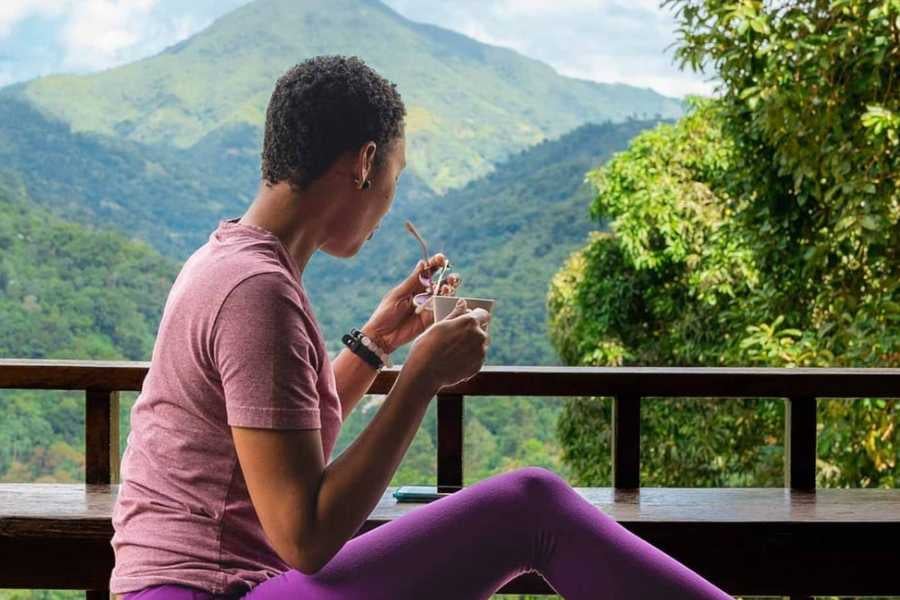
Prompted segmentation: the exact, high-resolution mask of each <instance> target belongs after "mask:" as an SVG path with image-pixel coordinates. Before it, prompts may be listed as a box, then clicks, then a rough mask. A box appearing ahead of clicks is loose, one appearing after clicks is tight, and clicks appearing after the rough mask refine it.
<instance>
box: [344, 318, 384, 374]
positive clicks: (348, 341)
mask: <svg viewBox="0 0 900 600" xmlns="http://www.w3.org/2000/svg"><path fill="white" fill-rule="evenodd" d="M361 336H362V332H361V331H360V330H358V329H355V328H354V329H351V330H350V333H345V334H344V337H342V338H341V341H342V342H344V345H345V346H347V347H348V348H350V351H351V352H353V353H354V354H356V355H357V356H359V357H360V358H361V359H363V360H364V361H366V362H367V363H369V365H371V366H372V368H373V369H376V370H379V371H380V370H381V369H383V368H384V363H383V362H382V361H381V359H380V358H379V357H378V355H377V354H375V353H374V352H372V351H371V350H369V349H368V348H366V347H365V345H363V343H362V337H361Z"/></svg>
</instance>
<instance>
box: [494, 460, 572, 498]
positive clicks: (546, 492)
mask: <svg viewBox="0 0 900 600" xmlns="http://www.w3.org/2000/svg"><path fill="white" fill-rule="evenodd" d="M508 474H509V476H510V477H511V478H512V479H513V480H514V481H515V485H516V487H517V488H518V489H519V490H520V491H521V493H522V494H523V495H524V496H525V497H526V499H555V498H558V497H559V495H560V494H561V493H566V492H569V491H571V490H572V487H571V486H570V485H569V482H568V481H566V480H565V479H563V477H562V476H560V475H559V474H557V473H555V472H554V471H552V470H550V469H547V468H545V467H538V466H529V467H522V468H519V469H516V470H514V471H510V472H509V473H508Z"/></svg>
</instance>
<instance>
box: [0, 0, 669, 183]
mask: <svg viewBox="0 0 900 600" xmlns="http://www.w3.org/2000/svg"><path fill="white" fill-rule="evenodd" d="M317 54H350V55H358V56H360V57H362V58H363V59H364V60H366V61H367V62H368V63H369V64H370V65H372V66H373V67H374V68H376V69H377V70H378V71H379V72H381V73H382V74H384V75H385V76H387V77H388V78H389V79H391V80H393V81H395V82H396V83H397V84H398V87H399V89H400V91H401V93H402V94H403V96H404V98H405V100H406V102H407V106H408V109H409V120H408V133H409V163H410V166H411V170H412V172H413V173H415V174H416V175H417V176H418V177H420V178H421V179H422V180H424V181H425V182H426V183H427V184H428V185H429V186H430V187H431V188H432V189H433V190H437V191H444V190H446V189H448V188H451V187H455V186H459V185H461V184H464V183H465V182H468V181H471V180H473V179H476V178H477V177H478V176H480V175H483V174H485V173H487V172H489V171H490V170H491V169H492V165H493V164H494V163H496V162H498V161H500V160H503V159H504V158H506V157H507V156H508V155H509V154H510V153H513V152H515V151H517V150H520V149H522V148H524V147H526V146H530V145H532V144H534V143H537V142H539V141H540V140H542V139H544V138H545V137H551V138H552V137H557V136H559V135H560V134H562V133H564V132H566V131H569V130H571V129H573V128H575V127H577V126H578V125H581V124H583V123H585V122H588V121H595V122H600V121H604V120H607V119H612V120H615V121H621V120H623V119H624V118H626V117H627V116H629V115H634V116H640V115H644V116H648V117H652V116H654V115H657V114H658V115H661V116H662V117H673V116H677V115H679V114H680V113H681V103H680V101H678V100H675V99H671V98H666V97H664V96H661V95H659V94H656V93H655V92H653V91H651V90H648V89H640V88H634V87H629V86H625V85H603V84H598V83H593V82H588V81H582V80H576V79H571V78H566V77H562V76H560V75H559V74H557V73H556V72H555V71H554V70H553V69H551V68H550V67H549V66H547V65H545V64H543V63H541V62H538V61H535V60H532V59H529V58H526V57H524V56H522V55H520V54H517V53H515V52H513V51H511V50H507V49H504V48H499V47H494V46H489V45H486V44H482V43H479V42H476V41H474V40H472V39H470V38H467V37H465V36H463V35H460V34H457V33H453V32H450V31H447V30H444V29H440V28H438V27H434V26H431V25H424V24H420V23H415V22H412V21H409V20H407V19H405V18H403V17H402V16H400V15H399V14H397V13H395V12H394V11H392V10H391V9H389V8H388V7H386V6H385V5H383V4H382V3H380V2H377V1H376V0H327V1H326V0H307V1H304V2H302V3H301V2H295V1H293V0H256V1H255V2H252V3H250V4H247V5H245V6H243V7H241V8H239V9H237V10H235V11H233V12H232V13H229V14H228V15H226V16H224V17H222V18H221V19H219V20H218V21H216V22H215V23H213V24H212V25H211V26H210V27H209V28H207V29H206V30H204V31H202V32H200V33H199V34H197V35H195V36H193V37H191V38H189V39H188V40H186V41H184V42H181V43H179V44H177V45H175V46H172V47H170V48H169V49H167V50H166V51H164V52H162V53H161V54H159V55H157V56H154V57H151V58H147V59H144V60H140V61H137V62H135V63H132V64H129V65H125V66H122V67H118V68H115V69H110V70H107V71H103V72H100V73H96V74H92V75H87V76H75V75H60V76H51V77H44V78H41V79H37V80H35V81H32V82H29V83H26V84H21V85H16V86H11V87H10V88H7V89H6V90H5V91H4V94H5V95H13V96H18V97H20V98H24V99H26V100H27V101H28V102H30V103H31V104H33V105H34V106H35V107H37V108H39V109H40V110H41V111H43V112H45V113H46V114H47V115H50V116H54V117H57V118H59V119H62V120H63V121H65V122H66V123H68V124H70V125H71V127H72V128H73V130H74V131H76V132H94V133H101V134H104V135H107V136H114V137H121V138H127V139H129V140H132V141H137V142H141V143H145V144H151V145H166V146H169V145H174V146H176V147H179V148H189V147H192V146H194V145H197V144H206V145H207V146H209V145H212V146H213V147H215V148H216V149H217V150H218V151H219V152H218V155H219V156H221V157H225V160H228V158H227V157H228V156H230V155H232V154H233V153H238V154H240V153H244V152H249V153H250V154H254V153H255V151H256V149H257V148H258V146H259V137H260V136H259V128H260V126H261V124H262V123H263V120H264V113H265V107H266V103H267V101H268V97H269V94H270V93H271V90H272V87H273V85H274V82H275V80H276V79H277V77H278V76H279V75H281V74H282V73H283V72H284V71H285V70H286V69H287V68H288V67H289V66H291V65H293V64H295V63H296V62H298V61H300V60H302V59H304V58H307V57H310V56H314V55H317ZM247 126H249V127H247Z"/></svg>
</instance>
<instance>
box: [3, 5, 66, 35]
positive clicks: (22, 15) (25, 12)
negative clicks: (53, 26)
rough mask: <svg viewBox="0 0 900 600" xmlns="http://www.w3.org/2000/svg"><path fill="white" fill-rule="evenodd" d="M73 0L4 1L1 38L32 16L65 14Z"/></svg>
mask: <svg viewBox="0 0 900 600" xmlns="http://www.w3.org/2000/svg"><path fill="white" fill-rule="evenodd" d="M70 2H71V0H3V1H2V2H0V38H4V37H6V36H7V35H9V33H10V32H11V31H12V28H13V27H15V25H16V24H18V23H19V22H20V21H22V20H24V19H27V18H28V17H32V16H41V17H53V16H57V15H60V14H62V13H63V11H64V10H65V8H66V7H67V6H68V4H69V3H70Z"/></svg>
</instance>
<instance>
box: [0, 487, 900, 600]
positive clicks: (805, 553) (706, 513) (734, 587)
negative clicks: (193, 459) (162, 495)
mask: <svg viewBox="0 0 900 600" xmlns="http://www.w3.org/2000/svg"><path fill="white" fill-rule="evenodd" d="M117 489H118V486H116V485H85V484H0V556H2V557H3V562H2V565H0V569H2V572H3V584H4V585H6V586H12V587H25V588H28V587H33V588H71V589H97V590H103V589H105V588H106V586H107V584H108V581H109V573H110V570H111V569H112V566H113V553H112V548H111V546H110V538H111V537H112V525H111V523H110V516H111V511H112V506H113V502H114V501H115V495H116V491H117ZM394 489H395V488H390V489H389V490H387V491H386V492H385V494H384V496H383V497H382V499H381V501H380V502H379V504H378V507H377V508H376V509H375V511H374V512H373V513H372V516H371V517H370V519H369V520H368V521H367V522H366V525H365V527H363V528H362V529H361V530H360V533H363V532H365V531H369V530H371V529H374V528H375V527H378V526H380V525H383V524H385V523H387V522H389V521H390V520H392V519H396V518H398V517H400V516H402V515H404V514H406V513H408V512H411V511H414V510H417V509H418V508H420V507H422V506H423V505H421V504H412V503H397V501H396V500H395V499H394V498H393V496H392V495H391V494H392V493H393V490H394ZM575 489H576V490H577V491H578V492H579V493H580V494H581V495H582V496H584V497H585V498H586V499H588V500H589V501H590V502H591V503H593V504H594V505H595V506H597V507H598V508H599V509H601V510H603V511H604V512H606V513H607V514H609V515H611V516H612V517H614V518H615V519H616V520H617V521H618V522H620V523H622V524H623V525H624V526H625V527H627V528H628V529H630V530H631V531H633V532H635V533H637V534H638V535H640V536H641V537H643V538H644V539H646V540H648V541H650V542H651V543H653V544H655V545H657V546H658V547H660V548H662V549H663V550H665V551H667V552H669V553H670V554H672V555H673V556H675V557H677V558H678V559H679V560H681V561H682V562H684V563H685V564H687V565H689V566H691V567H692V568H694V569H696V570H697V571H699V572H700V573H702V574H703V575H705V576H706V577H708V578H709V579H711V580H712V581H715V582H716V583H717V584H718V585H720V586H721V587H722V588H724V589H726V590H728V591H729V592H730V593H733V594H747V595H780V594H784V593H791V594H803V593H813V594H821V595H825V594H834V595H851V594H860V595H889V594H896V593H898V592H900V583H898V579H897V568H898V567H900V490H870V489H864V490H818V491H817V492H815V493H810V492H792V491H790V490H785V489H780V488H732V489H729V488H719V489H703V488H687V489H660V488H642V489H641V490H640V491H616V490H615V489H612V488H575ZM478 533H479V532H473V535H472V543H473V544H477V543H478V539H477V536H478ZM481 533H483V534H484V535H490V532H481ZM441 585H442V586H446V585H447V582H443V583H441ZM552 591H553V590H552V589H551V588H550V587H549V586H548V585H547V583H546V582H544V581H543V579H542V578H541V577H540V576H538V575H536V574H529V575H526V576H524V577H520V578H518V579H516V580H514V581H512V582H510V583H509V584H507V586H506V587H505V588H504V589H503V590H502V592H503V593H552Z"/></svg>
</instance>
